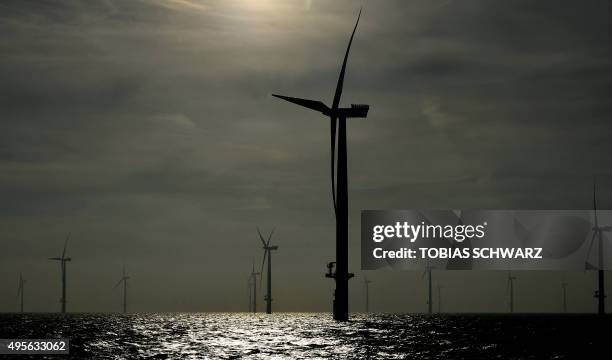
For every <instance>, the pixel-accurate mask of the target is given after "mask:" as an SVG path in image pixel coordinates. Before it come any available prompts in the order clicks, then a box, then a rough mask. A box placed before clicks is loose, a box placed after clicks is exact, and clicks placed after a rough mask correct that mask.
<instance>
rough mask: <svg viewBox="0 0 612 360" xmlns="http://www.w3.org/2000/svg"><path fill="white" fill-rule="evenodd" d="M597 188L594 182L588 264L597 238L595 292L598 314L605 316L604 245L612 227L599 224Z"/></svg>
mask: <svg viewBox="0 0 612 360" xmlns="http://www.w3.org/2000/svg"><path fill="white" fill-rule="evenodd" d="M596 190H597V189H596V187H595V182H593V217H594V222H595V225H594V226H593V229H592V230H593V237H592V238H591V244H590V245H589V251H588V252H587V262H588V257H589V255H590V254H591V248H592V247H593V243H594V242H595V238H597V245H598V248H599V254H598V259H597V262H598V265H597V269H598V270H597V275H598V276H597V280H598V281H597V290H596V291H595V295H594V297H595V298H596V299H597V313H598V314H599V315H603V314H605V313H606V286H605V282H604V258H603V255H604V243H603V233H604V232H610V230H611V229H612V227H610V226H599V222H598V220H597V195H596Z"/></svg>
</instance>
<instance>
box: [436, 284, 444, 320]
mask: <svg viewBox="0 0 612 360" xmlns="http://www.w3.org/2000/svg"><path fill="white" fill-rule="evenodd" d="M437 288H438V314H441V313H442V288H443V286H442V285H440V284H438V286H437Z"/></svg>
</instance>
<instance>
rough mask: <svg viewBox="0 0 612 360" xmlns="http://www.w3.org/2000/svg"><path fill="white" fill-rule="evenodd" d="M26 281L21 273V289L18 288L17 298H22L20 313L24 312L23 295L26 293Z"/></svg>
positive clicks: (20, 300)
mask: <svg viewBox="0 0 612 360" xmlns="http://www.w3.org/2000/svg"><path fill="white" fill-rule="evenodd" d="M25 282H26V281H25V279H24V278H23V276H21V273H19V287H17V296H19V297H20V299H19V311H20V312H23V296H24V295H23V293H24V291H25Z"/></svg>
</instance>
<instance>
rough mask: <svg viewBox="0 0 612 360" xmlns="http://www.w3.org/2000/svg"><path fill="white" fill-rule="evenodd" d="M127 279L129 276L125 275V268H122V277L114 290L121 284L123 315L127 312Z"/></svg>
mask: <svg viewBox="0 0 612 360" xmlns="http://www.w3.org/2000/svg"><path fill="white" fill-rule="evenodd" d="M129 278H130V277H129V276H126V275H125V266H123V275H122V276H121V279H120V280H119V282H118V283H117V285H115V288H116V287H117V286H119V285H120V284H121V283H123V313H124V314H125V313H126V312H127V281H128V279H129Z"/></svg>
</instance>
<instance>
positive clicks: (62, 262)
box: [49, 233, 72, 314]
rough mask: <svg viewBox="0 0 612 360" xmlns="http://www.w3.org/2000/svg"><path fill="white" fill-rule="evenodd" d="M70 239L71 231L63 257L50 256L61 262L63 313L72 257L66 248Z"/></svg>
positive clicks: (65, 243)
mask: <svg viewBox="0 0 612 360" xmlns="http://www.w3.org/2000/svg"><path fill="white" fill-rule="evenodd" d="M68 239H70V233H68V236H67V237H66V241H64V250H63V251H62V256H61V257H54V258H49V260H56V261H59V262H60V263H61V269H62V298H61V299H60V303H61V304H62V314H64V313H65V312H66V263H67V262H68V261H71V260H72V259H71V258H69V257H66V248H67V246H68Z"/></svg>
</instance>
